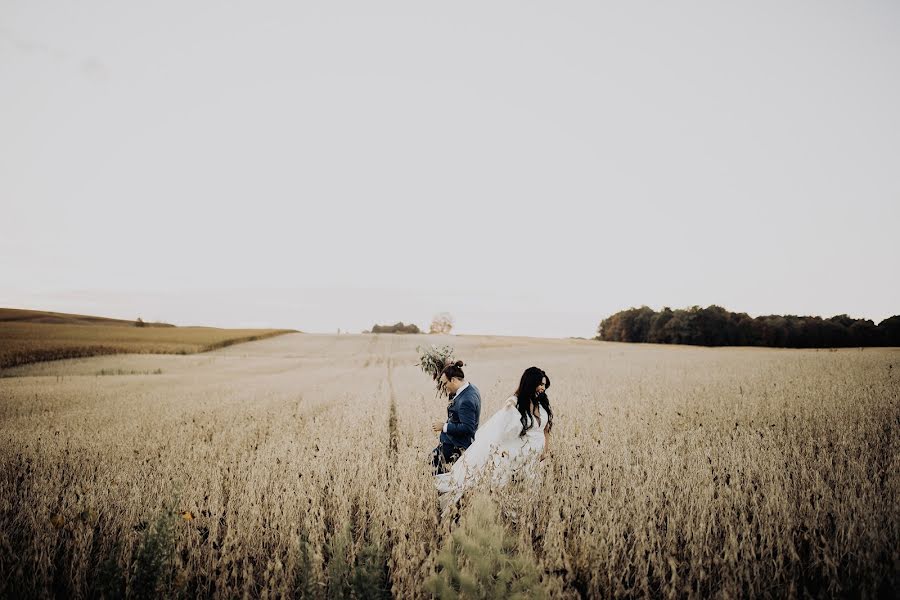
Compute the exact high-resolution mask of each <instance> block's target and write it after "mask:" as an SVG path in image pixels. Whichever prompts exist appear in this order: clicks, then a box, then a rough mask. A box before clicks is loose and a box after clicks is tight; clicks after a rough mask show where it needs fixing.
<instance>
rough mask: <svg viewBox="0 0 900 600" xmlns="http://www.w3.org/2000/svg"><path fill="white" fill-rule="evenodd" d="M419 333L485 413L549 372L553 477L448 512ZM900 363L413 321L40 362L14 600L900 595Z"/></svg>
mask: <svg viewBox="0 0 900 600" xmlns="http://www.w3.org/2000/svg"><path fill="white" fill-rule="evenodd" d="M422 343H451V344H453V345H454V346H455V347H456V349H457V355H458V356H459V357H460V358H462V359H464V360H465V361H467V362H468V363H469V366H468V367H467V369H466V370H467V374H468V375H469V379H470V380H471V381H472V382H473V383H474V384H475V385H477V386H478V387H479V388H480V389H481V392H482V396H483V399H484V400H483V402H484V404H483V408H482V419H486V418H487V416H489V415H490V414H491V413H492V412H493V411H494V410H496V408H498V407H499V405H500V404H501V403H502V401H503V400H504V399H505V398H506V397H507V396H508V395H509V394H510V393H511V392H512V391H513V389H514V387H515V385H516V383H517V380H518V376H519V375H520V374H521V371H522V370H523V369H524V368H525V367H528V366H531V365H537V366H540V367H542V368H544V369H545V370H546V371H547V372H548V374H549V375H550V377H551V379H552V386H551V388H550V389H549V391H548V393H549V395H550V398H551V402H552V403H553V407H554V409H555V415H556V416H555V426H554V433H553V440H552V442H553V456H552V458H551V459H550V461H549V462H548V463H547V464H546V467H545V470H544V474H543V478H542V480H541V482H540V484H539V485H538V486H537V487H535V486H530V487H527V486H518V487H517V486H512V487H510V488H507V489H505V490H496V491H494V492H493V493H491V492H490V491H489V490H476V492H475V493H473V494H471V495H469V496H467V497H466V498H465V499H464V502H463V505H462V507H461V508H460V510H459V512H458V513H457V514H456V515H455V516H454V518H453V519H448V520H446V521H442V520H440V518H439V514H438V505H437V499H436V497H435V494H434V492H433V489H432V482H431V477H430V475H429V470H428V466H427V462H428V459H429V453H430V450H431V448H432V447H433V446H434V445H435V437H434V436H433V434H432V433H431V431H430V427H429V425H430V423H431V422H432V421H434V420H437V419H441V418H442V416H443V415H445V411H444V408H443V401H441V400H439V399H436V398H435V397H434V395H433V391H432V387H431V384H430V381H429V380H428V379H427V378H426V377H425V376H424V375H423V374H422V373H421V372H420V371H418V370H417V368H416V367H415V366H414V363H415V361H416V356H417V355H416V352H415V347H416V345H417V344H422ZM898 371H900V350H897V349H866V350H858V349H857V350H842V351H836V352H833V351H805V350H771V349H746V348H731V349H708V348H695V347H677V346H641V345H629V344H613V343H601V342H592V341H580V340H529V339H521V338H489V337H452V338H448V337H438V336H393V335H369V336H325V335H284V336H279V337H275V338H272V339H268V340H265V341H258V342H251V343H248V344H242V345H239V346H231V347H228V348H224V349H221V350H215V351H212V352H209V353H206V354H201V355H190V356H177V355H117V356H101V357H94V358H87V359H73V360H64V361H57V362H50V363H42V364H36V365H26V366H20V367H16V368H13V369H9V370H7V373H6V374H7V375H8V377H5V378H3V379H0V596H3V597H50V596H66V597H101V596H105V597H120V596H123V595H124V596H128V597H135V598H139V597H160V596H169V597H171V596H183V597H196V596H209V597H217V598H232V597H251V598H255V597H263V598H267V597H281V596H289V597H290V596H300V597H330V598H340V597H344V598H350V597H390V596H393V597H398V598H417V597H429V596H430V595H431V594H435V595H437V596H440V597H454V595H455V594H457V593H458V592H459V591H460V590H461V592H462V597H471V596H472V595H473V594H468V596H467V590H472V589H475V590H481V591H485V592H489V591H490V592H493V593H496V594H501V595H510V594H511V593H512V591H513V590H518V591H519V592H520V593H521V594H522V595H523V597H544V596H549V597H573V598H574V597H591V598H597V597H611V596H616V597H657V598H681V597H695V598H701V597H702V598H705V597H721V598H726V597H747V598H751V597H752V598H757V597H764V598H765V597H771V598H786V597H788V598H789V597H805V596H812V597H846V596H852V597H878V596H881V597H885V596H890V595H896V594H897V592H898V586H900V575H898V574H900V372H898ZM120 373H121V374H120ZM499 579H502V581H499ZM488 585H493V586H495V587H494V588H492V589H489V588H488V587H486V586H488ZM496 586H500V587H496Z"/></svg>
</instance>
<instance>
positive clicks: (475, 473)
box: [435, 396, 547, 512]
mask: <svg viewBox="0 0 900 600" xmlns="http://www.w3.org/2000/svg"><path fill="white" fill-rule="evenodd" d="M538 415H539V419H540V420H538V418H535V420H534V424H533V425H532V426H531V428H530V429H529V430H528V431H526V432H525V435H523V436H521V437H520V436H519V432H520V431H522V422H521V421H520V420H519V419H520V417H521V415H520V413H519V411H518V410H517V409H516V397H515V396H511V397H510V398H508V399H507V400H506V403H505V404H504V406H503V408H501V409H500V410H498V411H497V412H496V413H494V414H493V415H492V416H491V418H490V419H488V420H487V421H486V422H485V423H484V424H483V425H481V426H480V427H479V428H478V429H477V430H476V432H475V439H474V440H473V441H472V444H471V445H470V446H469V447H468V448H467V449H466V451H465V452H463V454H462V456H460V457H459V459H457V461H456V462H455V463H453V466H452V467H451V468H450V471H449V472H448V473H442V474H440V475H436V476H435V487H437V489H438V494H439V499H440V505H441V511H443V512H446V511H447V509H448V508H449V507H450V506H452V505H453V504H454V503H455V502H456V501H457V500H459V499H460V498H461V497H462V495H463V494H464V493H465V491H466V490H467V489H469V488H470V487H472V486H473V485H475V483H477V482H478V481H480V480H481V478H482V476H483V474H484V472H485V469H486V467H488V466H492V469H491V483H492V484H494V485H504V484H505V483H507V482H508V481H509V478H510V477H511V476H512V475H513V474H521V475H524V476H525V477H528V478H533V477H534V476H535V475H536V474H537V469H538V467H539V463H540V455H541V453H542V452H543V451H544V443H545V440H546V438H545V429H546V428H547V413H545V412H544V410H543V409H542V408H541V407H538Z"/></svg>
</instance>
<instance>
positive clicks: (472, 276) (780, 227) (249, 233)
mask: <svg viewBox="0 0 900 600" xmlns="http://www.w3.org/2000/svg"><path fill="white" fill-rule="evenodd" d="M898 33H900V5H897V4H895V3H890V2H861V3H855V4H853V5H848V4H846V3H841V2H798V3H791V4H790V5H785V4H784V3H778V2H752V3H751V2H747V3H741V4H739V5H734V4H729V5H727V6H726V5H722V4H721V3H715V2H689V3H679V4H678V5H677V6H674V5H673V6H654V7H650V6H643V5H638V4H636V3H629V4H627V5H620V4H611V3H610V4H606V3H571V2H563V3H554V4H552V5H537V4H529V3H512V2H500V3H497V4H491V5H483V4H477V3H454V4H453V5H423V4H421V3H412V2H399V3H397V2H393V3H388V4H383V5H372V4H369V3H349V4H342V5H340V6H338V5H334V4H331V3H304V4H302V5H295V4H292V3H268V2H263V3H257V2H254V3H246V2H240V3H236V4H229V5H228V6H222V5H220V4H218V3H206V2H192V3H174V2H169V3H166V2H160V3H154V4H153V5H152V6H149V5H148V6H126V5H122V4H119V3H115V2H96V1H94V2H82V3H79V4H77V5H64V6H63V5H58V4H55V3H46V2H4V3H3V4H2V5H0V87H2V88H3V89H4V90H7V93H6V94H2V95H0V132H3V135H2V136H0V211H2V215H3V218H2V219H0V306H2V307H11V308H29V309H37V310H52V311H58V312H69V313H80V314H92V315H98V316H106V317H115V318H126V319H133V318H137V317H138V316H140V317H142V318H143V319H145V320H148V321H150V320H152V321H165V322H169V323H174V324H179V325H211V326H220V327H247V326H259V327H286V328H292V329H298V330H302V331H308V332H313V333H334V332H336V331H337V329H339V328H340V329H341V330H342V331H350V332H357V331H361V330H364V329H369V328H370V327H371V326H372V325H373V324H375V323H380V324H392V323H394V322H397V321H403V322H405V323H410V322H412V323H415V324H417V325H418V326H419V327H422V328H424V329H427V327H428V324H429V323H430V320H431V317H432V315H434V314H435V313H439V312H449V313H451V314H452V315H453V316H454V317H455V320H456V327H455V329H454V333H463V334H466V333H474V334H494V335H523V336H534V337H560V338H564V337H593V336H594V335H596V328H597V325H598V324H599V322H600V320H601V319H602V318H604V317H606V316H609V315H610V314H613V313H615V312H618V311H620V310H624V309H627V308H630V307H632V306H641V305H647V306H650V307H651V308H654V309H656V310H658V309H660V308H662V307H663V306H669V307H671V308H673V309H675V308H687V307H689V306H693V305H700V306H708V305H711V304H715V305H719V306H722V307H724V308H725V309H727V310H730V311H734V312H746V313H748V314H750V315H751V316H758V315H765V314H795V315H810V316H822V317H830V316H833V315H836V314H843V313H846V314H848V315H850V316H852V317H856V318H866V319H872V320H873V321H874V322H875V323H878V322H879V321H881V320H883V319H884V318H887V317H890V316H892V315H895V314H900V280H898V278H897V277H896V274H895V273H896V271H897V260H898V258H900V236H898V235H896V231H897V230H898V228H900V179H898V178H897V173H900V145H898V143H897V140H900V111H898V110H897V108H896V107H897V106H900V77H898V75H897V74H898V73H900V35H898Z"/></svg>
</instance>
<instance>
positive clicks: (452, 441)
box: [431, 360, 481, 473]
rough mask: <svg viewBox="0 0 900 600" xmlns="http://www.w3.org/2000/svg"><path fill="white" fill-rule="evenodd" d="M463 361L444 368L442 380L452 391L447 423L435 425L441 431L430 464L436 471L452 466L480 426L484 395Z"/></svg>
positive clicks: (439, 471)
mask: <svg viewBox="0 0 900 600" xmlns="http://www.w3.org/2000/svg"><path fill="white" fill-rule="evenodd" d="M462 367H463V362H462V361H461V360H458V361H456V362H455V363H452V364H449V365H447V366H446V367H444V372H443V373H441V383H443V384H444V389H446V390H447V392H448V393H449V394H450V404H448V405H447V422H446V423H444V422H440V421H438V422H436V423H434V424H433V425H432V427H431V428H432V430H433V431H434V432H435V433H440V434H441V435H440V444H438V446H437V448H435V449H434V450H433V451H432V453H431V463H432V467H433V469H434V472H435V473H446V472H447V471H448V468H449V466H450V465H452V464H453V463H454V462H456V459H458V458H459V457H460V455H462V453H463V451H464V450H465V449H466V448H468V447H469V445H470V444H471V443H472V440H473V439H474V437H475V430H476V429H478V420H479V418H480V417H481V394H480V393H479V391H478V388H477V387H475V386H474V385H472V384H471V383H469V382H468V381H466V376H465V374H464V373H463V370H462Z"/></svg>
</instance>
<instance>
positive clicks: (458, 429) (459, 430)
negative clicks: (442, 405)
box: [444, 399, 478, 437]
mask: <svg viewBox="0 0 900 600" xmlns="http://www.w3.org/2000/svg"><path fill="white" fill-rule="evenodd" d="M456 414H457V416H458V417H459V423H447V425H445V428H446V429H445V430H444V431H446V432H447V433H449V434H450V435H455V436H463V437H472V436H473V435H475V430H476V429H478V413H477V411H476V410H475V403H474V402H472V401H471V400H468V399H466V400H463V402H462V404H460V405H459V411H457V413H456Z"/></svg>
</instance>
